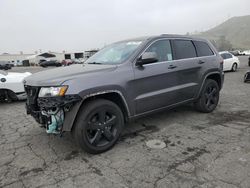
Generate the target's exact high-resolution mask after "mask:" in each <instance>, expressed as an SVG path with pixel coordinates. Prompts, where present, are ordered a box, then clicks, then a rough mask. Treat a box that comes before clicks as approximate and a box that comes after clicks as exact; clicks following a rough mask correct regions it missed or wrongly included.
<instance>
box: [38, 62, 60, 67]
mask: <svg viewBox="0 0 250 188" xmlns="http://www.w3.org/2000/svg"><path fill="white" fill-rule="evenodd" d="M39 65H40V66H41V67H44V68H45V67H49V66H55V67H60V66H62V64H61V63H60V62H59V61H57V60H50V61H42V62H40V64H39Z"/></svg>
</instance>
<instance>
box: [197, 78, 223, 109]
mask: <svg viewBox="0 0 250 188" xmlns="http://www.w3.org/2000/svg"><path fill="white" fill-rule="evenodd" d="M219 97H220V88H219V86H218V83H217V82H216V81H215V80H211V79H207V80H206V81H205V83H204V86H203V88H202V91H201V94H200V97H199V99H198V100H197V101H196V102H195V103H194V107H195V109H196V110H197V111H199V112H203V113H210V112H212V111H214V109H215V108H216V107H217V105H218V102H219Z"/></svg>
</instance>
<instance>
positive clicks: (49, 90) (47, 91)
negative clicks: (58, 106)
mask: <svg viewBox="0 0 250 188" xmlns="http://www.w3.org/2000/svg"><path fill="white" fill-rule="evenodd" d="M67 89H68V86H59V87H42V88H41V89H40V92H39V95H38V97H57V96H64V94H65V93H66V91H67Z"/></svg>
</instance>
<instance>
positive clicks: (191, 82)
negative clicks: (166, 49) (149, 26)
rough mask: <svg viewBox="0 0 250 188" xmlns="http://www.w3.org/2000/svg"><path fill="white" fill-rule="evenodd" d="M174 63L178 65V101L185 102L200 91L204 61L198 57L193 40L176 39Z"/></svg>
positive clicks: (174, 41) (174, 43)
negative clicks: (200, 75)
mask: <svg viewBox="0 0 250 188" xmlns="http://www.w3.org/2000/svg"><path fill="white" fill-rule="evenodd" d="M172 44H173V54H174V63H175V66H177V69H176V71H177V75H176V77H177V80H176V81H177V83H176V84H177V89H178V91H177V95H176V100H177V102H184V101H187V100H190V99H192V98H194V96H195V94H196V92H197V91H198V85H199V80H200V79H199V74H200V72H201V68H202V63H203V62H202V61H199V59H198V58H197V52H196V49H195V46H194V43H193V41H192V40H188V39H174V40H172Z"/></svg>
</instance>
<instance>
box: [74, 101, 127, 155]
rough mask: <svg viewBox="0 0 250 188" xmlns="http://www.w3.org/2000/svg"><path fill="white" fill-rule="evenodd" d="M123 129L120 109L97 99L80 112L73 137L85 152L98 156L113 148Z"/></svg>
mask: <svg viewBox="0 0 250 188" xmlns="http://www.w3.org/2000/svg"><path fill="white" fill-rule="evenodd" d="M123 127H124V117H123V113H122V111H121V109H120V108H119V107H118V106H117V105H116V104H115V103H113V102H111V101H108V100H104V99H97V100H94V101H91V102H89V103H87V104H86V105H85V107H84V108H82V109H81V110H80V112H79V115H78V118H77V121H76V123H75V127H74V129H73V135H74V138H75V140H76V142H77V144H78V145H80V146H81V147H82V148H83V149H84V150H85V151H86V152H88V153H91V154H98V153H102V152H105V151H107V150H109V149H110V148H112V147H113V146H114V144H115V143H116V141H117V140H118V138H119V136H120V134H121V132H122V130H123Z"/></svg>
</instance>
